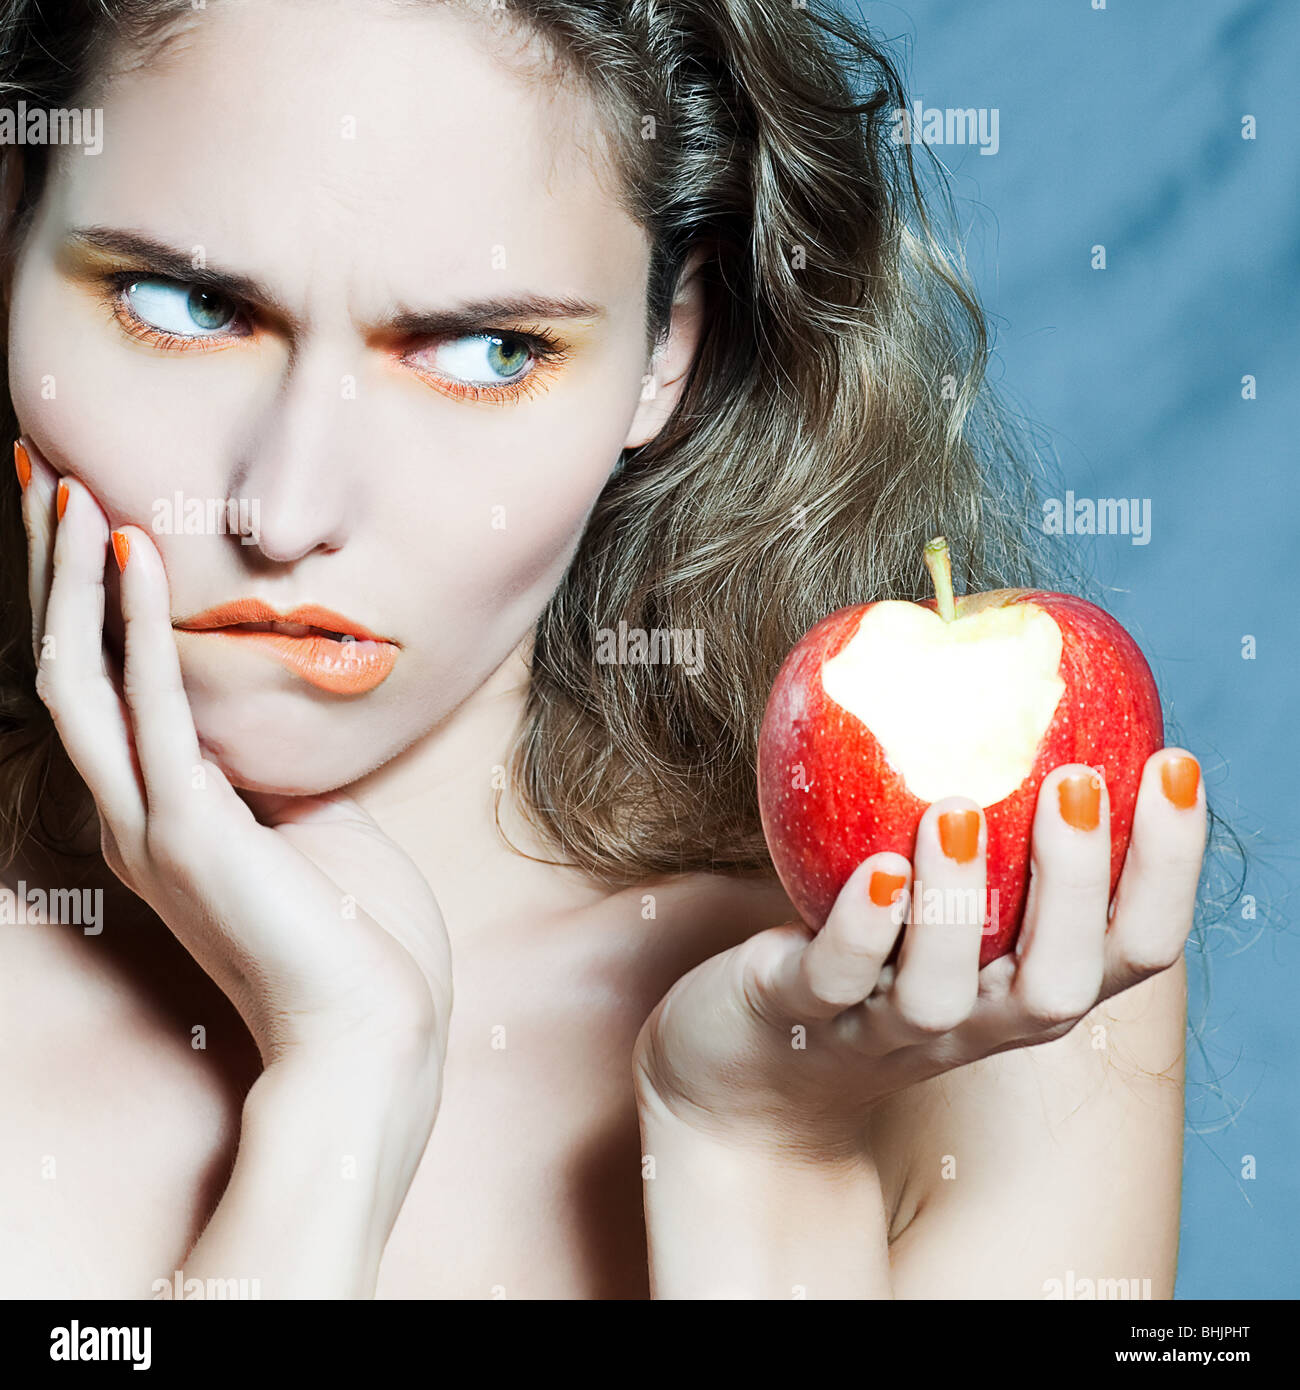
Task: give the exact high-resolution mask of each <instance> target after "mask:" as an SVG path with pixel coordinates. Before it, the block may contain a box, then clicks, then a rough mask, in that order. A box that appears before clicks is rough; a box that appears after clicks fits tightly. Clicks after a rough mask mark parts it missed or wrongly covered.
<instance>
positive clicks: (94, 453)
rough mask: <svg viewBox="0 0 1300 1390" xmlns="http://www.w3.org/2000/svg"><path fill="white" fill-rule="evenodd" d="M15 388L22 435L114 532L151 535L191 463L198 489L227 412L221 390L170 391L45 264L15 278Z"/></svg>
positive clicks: (190, 475) (104, 314) (100, 312)
mask: <svg viewBox="0 0 1300 1390" xmlns="http://www.w3.org/2000/svg"><path fill="white" fill-rule="evenodd" d="M9 389H10V394H11V397H12V399H13V403H14V410H15V412H16V414H17V417H18V423H19V427H20V429H21V430H22V431H23V433H24V434H26V435H27V436H28V437H29V438H30V439H31V440H32V441H33V442H34V443H35V444H36V447H37V448H38V449H39V450H40V451H41V453H42V454H44V456H45V457H46V458H47V459H48V460H49V462H50V465H51V466H52V467H53V468H54V469H55V470H56V471H58V472H59V473H60V474H69V475H71V476H73V477H76V478H78V479H80V480H81V481H82V482H84V483H85V484H86V486H87V487H88V488H89V489H90V490H91V492H92V493H94V495H95V497H96V498H97V500H98V501H99V503H100V505H101V506H102V507H103V508H104V510H105V512H106V513H107V515H108V518H109V521H110V523H111V524H113V525H117V524H120V523H122V522H127V521H129V522H133V523H134V524H136V525H139V526H142V527H145V528H148V525H149V521H150V518H151V516H152V514H153V505H154V502H155V500H156V499H158V498H166V497H170V495H171V493H172V491H173V489H174V488H175V487H176V486H179V483H178V481H177V480H178V477H179V474H180V468H181V466H182V465H183V470H184V474H185V477H186V479H187V480H189V481H190V482H191V483H192V482H193V480H195V479H196V478H197V477H199V476H201V475H202V473H203V471H204V469H205V467H206V464H205V460H204V444H203V441H205V440H207V441H213V440H214V439H215V438H216V433H215V430H214V429H213V428H211V426H212V425H213V424H214V423H215V420H216V419H217V418H218V414H217V413H218V412H219V411H220V410H221V407H222V399H221V396H220V393H219V392H218V393H216V394H213V393H212V392H209V391H206V390H205V391H204V392H195V391H193V390H184V389H170V388H168V387H167V386H166V385H165V383H162V384H160V380H159V374H158V366H157V364H156V363H151V362H150V361H149V360H148V359H147V358H146V357H145V356H144V355H143V352H142V351H140V350H136V349H134V348H133V347H132V346H131V345H129V344H126V343H124V342H123V341H122V340H121V333H120V330H119V329H118V328H117V327H116V325H115V324H113V323H112V322H111V321H110V320H109V319H108V311H107V310H106V309H101V308H100V307H98V306H97V305H95V304H93V303H91V302H90V301H89V300H88V299H87V297H86V296H84V295H83V294H80V293H77V292H74V291H72V290H71V289H70V288H68V287H66V286H64V285H63V284H62V283H61V282H60V281H59V280H58V279H57V278H56V277H55V276H54V275H53V274H52V273H51V274H42V273H40V267H39V264H37V265H30V264H29V265H28V266H27V267H26V268H24V269H23V270H20V273H19V274H18V276H17V277H16V279H15V285H14V296H13V301H12V308H11V313H10V330H9ZM196 412H199V413H200V416H201V418H196ZM205 421H206V422H207V427H205Z"/></svg>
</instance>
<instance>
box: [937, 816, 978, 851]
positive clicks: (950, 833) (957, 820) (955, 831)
mask: <svg viewBox="0 0 1300 1390" xmlns="http://www.w3.org/2000/svg"><path fill="white" fill-rule="evenodd" d="M939 845H940V847H941V848H942V850H943V852H944V853H945V854H946V855H947V856H948V858H949V859H955V860H956V861H957V863H959V864H967V863H969V862H970V861H971V860H972V859H974V858H975V856H976V854H978V853H979V847H980V813H979V812H978V811H945V812H944V813H943V814H942V815H941V816H940V817H939Z"/></svg>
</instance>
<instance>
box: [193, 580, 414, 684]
mask: <svg viewBox="0 0 1300 1390" xmlns="http://www.w3.org/2000/svg"><path fill="white" fill-rule="evenodd" d="M172 626H173V627H174V628H177V629H179V630H180V631H181V632H196V633H210V634H212V635H215V636H218V637H229V638H233V639H234V640H235V641H237V642H242V643H244V644H245V645H251V646H255V647H257V648H259V649H260V650H262V651H263V652H265V653H266V654H267V655H268V656H273V657H275V658H276V660H278V661H279V662H280V663H281V665H283V666H284V667H285V668H286V669H287V670H288V671H290V672H291V673H292V674H293V675H295V676H298V677H300V678H301V679H302V680H305V681H306V682H307V683H308V684H309V685H314V686H315V687H316V688H317V689H318V690H327V691H329V692H330V693H331V694H333V695H364V694H365V693H366V692H367V691H369V690H373V689H374V688H375V687H376V686H377V685H379V684H380V683H381V682H383V681H384V680H386V679H387V678H388V676H389V674H390V673H391V671H392V669H393V666H394V664H395V662H396V661H397V653H398V652H399V651H400V650H401V648H400V646H399V645H398V644H397V643H396V642H394V641H392V640H390V639H389V638H387V637H377V636H376V635H375V634H374V633H373V632H371V631H370V629H369V628H367V627H362V625H361V624H360V623H354V622H353V621H352V620H351V619H350V618H345V617H343V615H342V614H340V613H335V612H334V611H333V610H332V609H330V608H321V607H320V606H319V605H317V604H314V603H307V604H302V605H300V606H299V607H297V608H291V609H290V610H289V611H288V612H287V613H277V612H276V610H275V609H274V608H272V607H271V605H270V604H269V603H264V602H263V601H262V600H261V599H256V598H241V599H236V600H235V601H234V602H232V603H222V604H218V605H217V607H215V608H205V609H204V610H203V612H202V613H195V614H193V615H192V616H191V617H188V618H177V619H176V620H174V621H173V623H172Z"/></svg>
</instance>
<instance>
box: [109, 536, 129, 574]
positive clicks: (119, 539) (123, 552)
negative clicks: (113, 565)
mask: <svg viewBox="0 0 1300 1390" xmlns="http://www.w3.org/2000/svg"><path fill="white" fill-rule="evenodd" d="M113 557H114V559H116V560H117V572H118V573H119V574H121V573H122V571H123V570H124V569H125V568H126V562H127V560H129V559H130V557H131V541H130V538H129V537H128V536H127V535H126V533H125V532H124V531H114V532H113Z"/></svg>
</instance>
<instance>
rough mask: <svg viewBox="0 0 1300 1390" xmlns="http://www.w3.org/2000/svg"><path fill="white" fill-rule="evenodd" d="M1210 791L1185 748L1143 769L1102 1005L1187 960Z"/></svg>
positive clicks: (1168, 751)
mask: <svg viewBox="0 0 1300 1390" xmlns="http://www.w3.org/2000/svg"><path fill="white" fill-rule="evenodd" d="M1205 827H1206V810H1205V786H1204V781H1203V779H1202V777H1201V769H1200V764H1199V763H1198V762H1197V761H1196V758H1195V757H1194V756H1193V755H1192V754H1191V753H1189V752H1188V751H1187V749H1185V748H1163V749H1161V750H1160V751H1159V752H1158V753H1153V754H1152V755H1151V756H1150V757H1149V758H1148V759H1147V761H1146V766H1145V767H1144V768H1143V769H1142V782H1141V785H1140V786H1139V788H1138V799H1137V806H1136V807H1135V808H1134V811H1133V833H1132V837H1131V839H1130V841H1129V847H1128V854H1127V856H1126V857H1125V860H1124V870H1123V873H1122V874H1121V875H1120V880H1119V886H1118V888H1117V889H1116V893H1115V914H1114V917H1113V918H1112V920H1111V924H1110V930H1109V931H1108V932H1107V933H1106V974H1105V982H1104V984H1103V985H1102V998H1103V999H1108V998H1109V997H1110V996H1111V995H1113V994H1118V993H1119V992H1120V991H1121V990H1125V989H1128V988H1129V987H1130V986H1131V985H1135V984H1137V983H1138V982H1139V981H1141V980H1145V979H1146V978H1147V977H1148V976H1150V975H1155V974H1158V973H1159V972H1160V971H1161V970H1167V969H1168V968H1169V967H1170V966H1171V965H1173V964H1174V963H1175V962H1176V961H1177V960H1178V958H1179V957H1180V956H1181V955H1182V954H1183V948H1184V947H1185V946H1186V944H1187V934H1188V932H1189V931H1190V930H1191V926H1192V918H1193V915H1194V913H1195V909H1196V889H1197V885H1198V884H1199V882H1200V875H1201V861H1202V858H1203V856H1204V852H1205Z"/></svg>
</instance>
